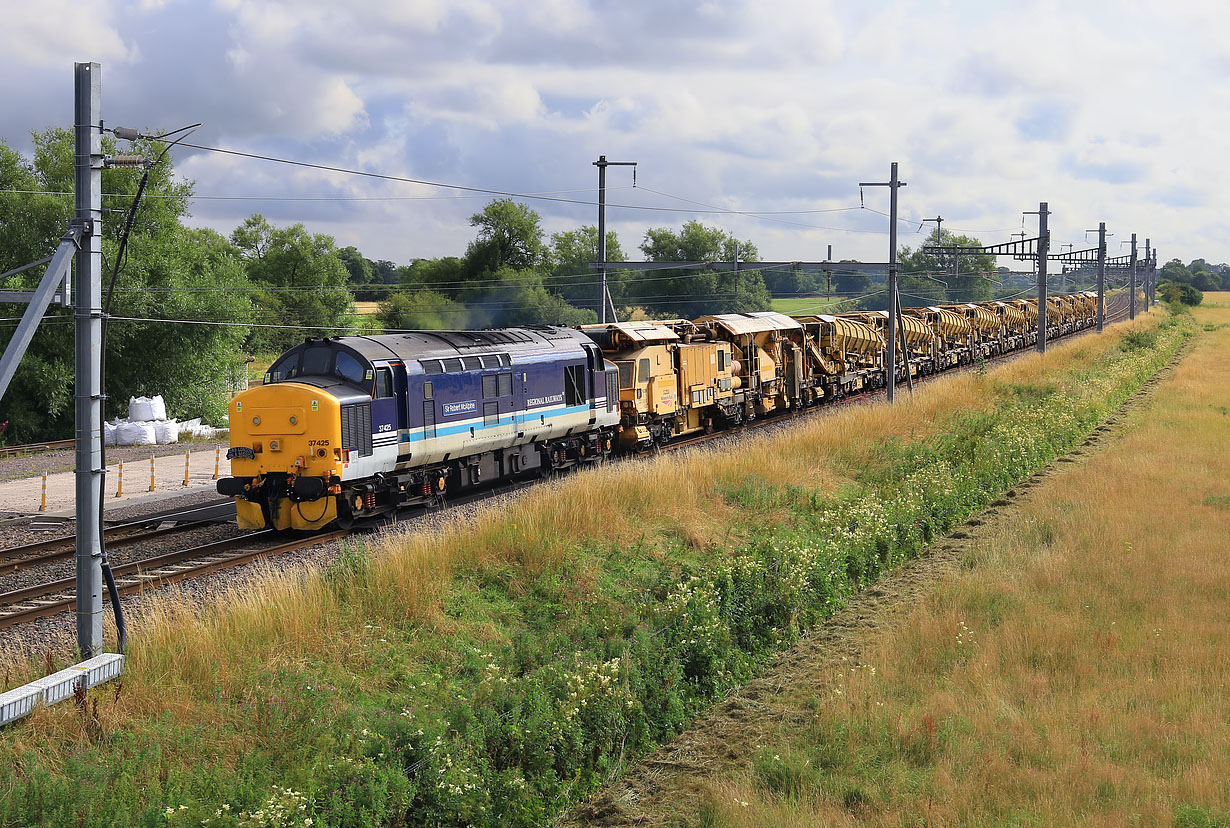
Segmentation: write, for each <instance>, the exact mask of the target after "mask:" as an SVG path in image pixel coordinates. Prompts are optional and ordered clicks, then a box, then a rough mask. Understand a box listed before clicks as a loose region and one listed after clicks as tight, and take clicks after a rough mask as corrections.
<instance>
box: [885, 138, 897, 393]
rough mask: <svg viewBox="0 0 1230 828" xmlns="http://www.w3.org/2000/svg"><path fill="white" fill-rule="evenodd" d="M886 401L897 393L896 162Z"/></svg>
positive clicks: (891, 196)
mask: <svg viewBox="0 0 1230 828" xmlns="http://www.w3.org/2000/svg"><path fill="white" fill-rule="evenodd" d="M888 199H889V200H888V214H889V219H888V342H887V343H886V344H887V346H888V354H889V356H888V359H887V360H886V361H885V364H886V365H887V366H888V401H889V402H890V403H891V402H892V401H893V398H894V397H895V396H896V392H897V314H896V313H895V311H896V308H897V162H896V161H894V162H893V165H892V172H891V174H890V175H889V177H888Z"/></svg>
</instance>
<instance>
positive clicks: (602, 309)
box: [594, 155, 636, 324]
mask: <svg viewBox="0 0 1230 828" xmlns="http://www.w3.org/2000/svg"><path fill="white" fill-rule="evenodd" d="M594 166H595V167H597V168H598V267H600V268H601V269H602V288H601V292H600V293H599V294H598V321H599V322H601V323H603V324H606V307H607V304H608V303H610V305H611V317H612V318H614V317H615V303H614V302H613V301H612V300H611V293H610V291H609V290H607V286H606V168H607V167H631V168H632V186H634V187H635V186H636V162H635V161H607V160H606V156H605V155H599V156H598V160H597V161H595V162H594Z"/></svg>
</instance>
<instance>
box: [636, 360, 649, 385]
mask: <svg viewBox="0 0 1230 828" xmlns="http://www.w3.org/2000/svg"><path fill="white" fill-rule="evenodd" d="M636 381H637V382H638V383H641V382H649V360H648V359H642V360H641V361H640V362H638V363H637V364H636Z"/></svg>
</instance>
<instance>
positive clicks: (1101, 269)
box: [1098, 221, 1106, 333]
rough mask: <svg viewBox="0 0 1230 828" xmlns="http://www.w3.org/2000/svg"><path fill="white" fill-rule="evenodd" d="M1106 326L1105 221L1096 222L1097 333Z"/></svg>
mask: <svg viewBox="0 0 1230 828" xmlns="http://www.w3.org/2000/svg"><path fill="white" fill-rule="evenodd" d="M1105 327H1106V222H1104V221H1099V222H1098V333H1101V332H1102V329H1103V328H1105Z"/></svg>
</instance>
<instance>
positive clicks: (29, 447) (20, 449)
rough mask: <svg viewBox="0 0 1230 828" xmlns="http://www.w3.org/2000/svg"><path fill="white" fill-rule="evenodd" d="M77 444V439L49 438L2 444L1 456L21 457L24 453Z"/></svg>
mask: <svg viewBox="0 0 1230 828" xmlns="http://www.w3.org/2000/svg"><path fill="white" fill-rule="evenodd" d="M76 445H77V441H76V440H48V441H47V442H45V443H26V444H24V445H20V446H0V457H20V456H21V455H23V454H38V453H39V452H41V451H56V450H58V449H70V448H73V447H75V446H76Z"/></svg>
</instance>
